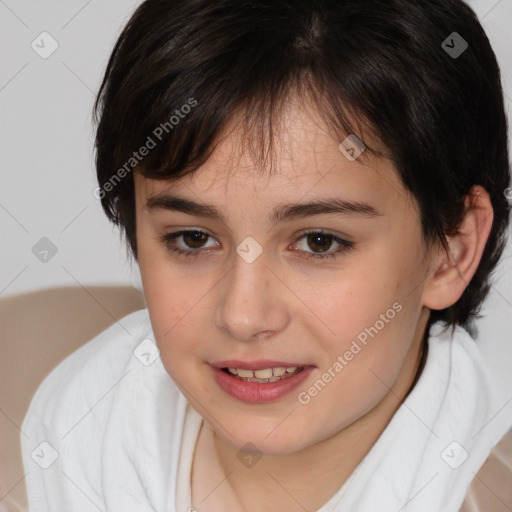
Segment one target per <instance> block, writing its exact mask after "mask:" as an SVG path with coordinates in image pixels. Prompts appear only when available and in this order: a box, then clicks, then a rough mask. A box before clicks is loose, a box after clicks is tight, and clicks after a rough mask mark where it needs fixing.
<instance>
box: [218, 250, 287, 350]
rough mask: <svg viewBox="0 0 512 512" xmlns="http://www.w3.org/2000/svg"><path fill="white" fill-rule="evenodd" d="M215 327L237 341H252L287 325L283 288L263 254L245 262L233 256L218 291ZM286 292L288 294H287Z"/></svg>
mask: <svg viewBox="0 0 512 512" xmlns="http://www.w3.org/2000/svg"><path fill="white" fill-rule="evenodd" d="M217 293H218V297H219V298H218V302H217V306H216V310H215V323H216V326H217V327H218V328H219V329H221V330H223V331H225V332H227V333H228V334H229V336H230V337H231V338H232V339H235V340H238V341H255V340H259V339H263V338H269V337H272V336H275V335H276V334H278V333H280V332H282V331H283V330H284V329H286V326H287V325H288V323H289V322H290V315H289V311H288V308H287V306H286V296H287V295H286V293H287V289H286V286H284V285H283V283H282V282H281V280H280V279H278V277H276V275H275V274H274V273H273V272H272V271H271V270H270V268H269V267H268V265H267V264H266V261H265V258H264V257H263V255H261V256H259V257H258V258H257V259H256V260H255V261H254V262H252V263H247V262H246V261H244V260H243V259H242V258H241V257H240V256H238V255H236V256H235V262H234V265H233V268H232V269H231V271H229V272H228V274H227V275H226V276H225V277H224V279H223V280H222V282H221V283H220V285H219V289H218V292H217ZM288 293H289V292H288Z"/></svg>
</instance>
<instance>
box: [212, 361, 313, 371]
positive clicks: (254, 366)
mask: <svg viewBox="0 0 512 512" xmlns="http://www.w3.org/2000/svg"><path fill="white" fill-rule="evenodd" d="M210 366H214V367H215V368H240V369H242V370H263V369H265V368H279V367H284V368H293V367H301V368H303V367H305V366H309V365H307V364H304V363H299V362H296V361H291V362H290V361H288V362H285V361H275V360H271V359H258V360H257V361H241V360H239V359H228V360H225V361H216V362H215V363H210Z"/></svg>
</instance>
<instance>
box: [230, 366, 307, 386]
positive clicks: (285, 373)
mask: <svg viewBox="0 0 512 512" xmlns="http://www.w3.org/2000/svg"><path fill="white" fill-rule="evenodd" d="M221 370H222V371H223V372H224V373H227V374H228V375H232V376H233V377H235V378H237V379H239V380H243V381H244V382H259V383H261V384H265V383H270V382H278V381H280V380H284V379H289V378H291V377H294V376H295V375H297V374H298V373H300V372H302V371H303V370H304V367H303V366H288V367H285V366H276V367H274V368H263V369H261V370H248V369H245V368H227V367H224V368H221Z"/></svg>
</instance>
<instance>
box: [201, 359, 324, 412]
mask: <svg viewBox="0 0 512 512" xmlns="http://www.w3.org/2000/svg"><path fill="white" fill-rule="evenodd" d="M210 366H211V368H212V370H213V372H214V378H215V381H216V382H217V384H218V385H219V387H220V388H221V389H222V390H223V391H224V392H226V393H227V394H228V395H230V396H231V397H233V398H236V399H238V400H241V401H243V402H249V403H268V402H272V401H275V400H278V399H279V398H283V397H285V396H286V395H288V394H289V393H290V392H291V391H292V390H293V389H295V388H296V387H297V386H298V385H299V384H300V383H302V382H304V380H305V379H307V377H308V376H309V375H310V374H311V372H312V371H313V370H314V368H315V367H314V366H312V365H305V364H302V363H288V362H287V363H284V362H278V361H254V362H242V361H222V362H219V363H212V364H211V365H210Z"/></svg>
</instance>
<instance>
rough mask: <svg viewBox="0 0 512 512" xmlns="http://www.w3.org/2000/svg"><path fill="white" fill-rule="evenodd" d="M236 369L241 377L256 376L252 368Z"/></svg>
mask: <svg viewBox="0 0 512 512" xmlns="http://www.w3.org/2000/svg"><path fill="white" fill-rule="evenodd" d="M236 371H237V373H238V376H239V377H254V373H253V371H252V370H242V369H240V368H239V369H237V370H236Z"/></svg>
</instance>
